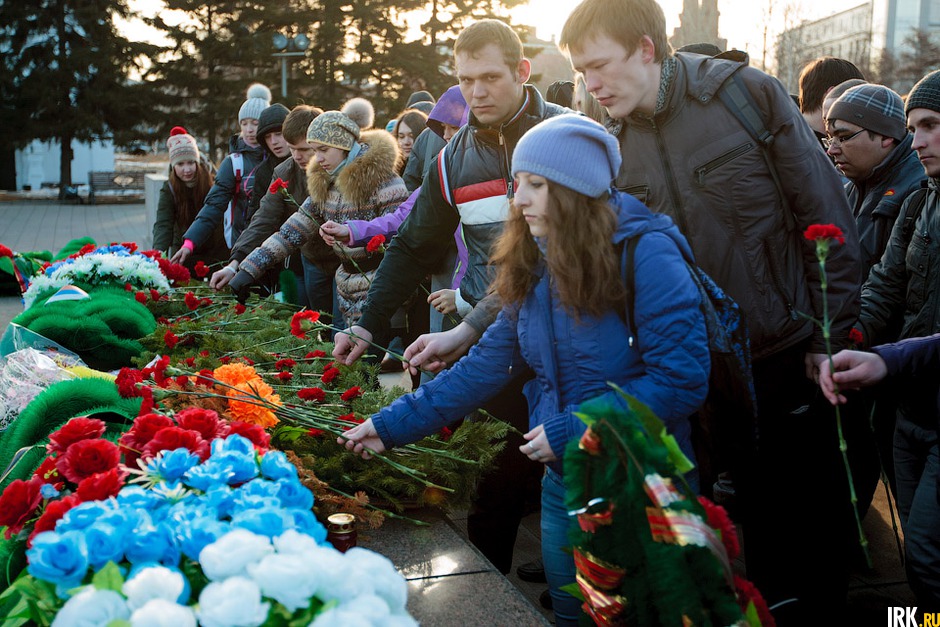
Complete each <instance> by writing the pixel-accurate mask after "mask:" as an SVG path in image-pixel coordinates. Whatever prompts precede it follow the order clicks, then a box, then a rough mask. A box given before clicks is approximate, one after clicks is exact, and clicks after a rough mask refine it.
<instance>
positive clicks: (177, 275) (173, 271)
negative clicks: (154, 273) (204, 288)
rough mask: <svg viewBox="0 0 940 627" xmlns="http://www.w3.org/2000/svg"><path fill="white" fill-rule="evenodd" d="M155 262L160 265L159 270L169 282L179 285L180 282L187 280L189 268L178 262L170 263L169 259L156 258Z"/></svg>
mask: <svg viewBox="0 0 940 627" xmlns="http://www.w3.org/2000/svg"><path fill="white" fill-rule="evenodd" d="M157 263H158V264H159V265H160V272H162V273H163V275H164V276H165V277H166V278H167V280H168V281H169V282H170V283H171V284H173V285H179V284H180V283H186V282H187V281H189V279H190V275H189V270H187V269H186V268H184V267H183V266H181V265H180V264H178V263H170V262H169V260H167V259H162V258H160V259H157Z"/></svg>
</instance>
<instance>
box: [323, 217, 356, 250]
mask: <svg viewBox="0 0 940 627" xmlns="http://www.w3.org/2000/svg"><path fill="white" fill-rule="evenodd" d="M320 237H322V238H323V241H324V242H326V243H327V244H329V245H330V246H333V245H334V244H336V242H337V240H339V243H340V244H346V245H349V243H350V241H349V227H348V226H346V225H345V224H340V223H339V222H334V221H333V220H327V221H326V222H324V223H323V225H322V226H321V227H320Z"/></svg>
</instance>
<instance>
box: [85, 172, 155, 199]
mask: <svg viewBox="0 0 940 627" xmlns="http://www.w3.org/2000/svg"><path fill="white" fill-rule="evenodd" d="M146 174H147V173H146V172H143V171H139V172H133V171H127V172H89V173H88V202H89V203H90V204H95V203H99V202H102V203H111V202H139V201H140V200H141V199H142V198H143V195H144V177H145V176H146Z"/></svg>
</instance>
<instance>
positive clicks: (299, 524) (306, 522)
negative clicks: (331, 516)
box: [285, 509, 326, 544]
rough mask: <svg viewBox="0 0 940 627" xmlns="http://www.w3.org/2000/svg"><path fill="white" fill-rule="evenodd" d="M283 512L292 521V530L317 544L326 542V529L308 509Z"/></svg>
mask: <svg viewBox="0 0 940 627" xmlns="http://www.w3.org/2000/svg"><path fill="white" fill-rule="evenodd" d="M285 512H286V513H287V515H288V516H290V517H291V519H292V521H293V524H292V527H291V528H292V529H294V530H296V531H299V532H300V533H305V534H307V535H308V536H310V537H311V538H313V539H314V540H316V542H317V544H323V543H325V542H326V527H324V526H323V523H321V522H320V521H319V520H317V517H316V516H314V515H313V512H311V511H310V510H309V509H288V510H285Z"/></svg>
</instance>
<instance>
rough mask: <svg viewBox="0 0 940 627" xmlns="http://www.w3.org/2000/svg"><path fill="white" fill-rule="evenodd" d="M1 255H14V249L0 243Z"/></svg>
mask: <svg viewBox="0 0 940 627" xmlns="http://www.w3.org/2000/svg"><path fill="white" fill-rule="evenodd" d="M0 257H13V251H12V250H10V249H9V248H7V247H6V246H4V245H3V244H0Z"/></svg>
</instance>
